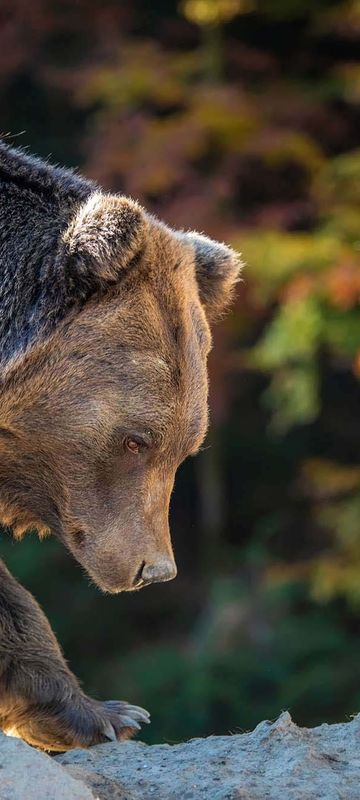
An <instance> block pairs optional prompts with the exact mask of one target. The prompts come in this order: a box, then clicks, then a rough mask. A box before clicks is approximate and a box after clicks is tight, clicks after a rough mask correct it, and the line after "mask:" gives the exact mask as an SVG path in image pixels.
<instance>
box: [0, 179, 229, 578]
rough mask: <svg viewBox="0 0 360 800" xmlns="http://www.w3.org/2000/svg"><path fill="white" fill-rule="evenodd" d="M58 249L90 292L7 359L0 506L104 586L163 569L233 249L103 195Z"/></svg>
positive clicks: (161, 574)
mask: <svg viewBox="0 0 360 800" xmlns="http://www.w3.org/2000/svg"><path fill="white" fill-rule="evenodd" d="M56 258H57V259H62V262H63V263H65V264H66V270H65V274H66V275H67V276H68V280H69V285H71V286H72V287H74V291H75V292H76V290H77V287H78V286H81V287H82V291H83V287H84V286H86V287H87V290H86V291H87V297H86V302H85V303H84V304H83V305H82V307H81V308H80V309H78V308H76V307H74V310H73V311H72V312H71V311H70V312H69V313H68V314H67V315H66V316H65V317H64V319H62V320H61V321H60V322H59V323H58V324H57V325H56V326H55V328H54V330H53V331H52V332H51V333H49V334H48V335H47V336H45V337H43V338H41V337H39V338H38V339H35V340H34V341H33V342H32V343H31V346H30V347H28V349H27V350H25V352H23V353H18V354H17V355H15V357H14V358H12V359H10V360H9V361H8V363H7V364H6V365H5V367H4V370H3V377H2V388H1V403H2V405H1V415H0V426H1V427H0V450H1V463H2V465H3V466H0V479H1V485H2V488H1V497H0V507H1V518H2V520H3V521H4V522H5V523H6V524H9V525H11V526H12V527H13V529H14V532H15V535H18V536H20V535H21V534H22V533H23V532H24V531H25V530H26V529H28V528H29V527H36V528H38V530H39V532H40V534H46V533H47V532H48V531H51V532H52V533H54V534H55V535H57V536H58V537H59V539H61V540H62V541H63V542H64V543H65V544H66V546H67V547H68V548H69V550H70V551H71V552H72V553H73V554H74V556H75V557H76V559H77V560H78V561H79V562H80V563H81V564H82V565H83V566H84V567H85V568H86V570H87V571H88V573H89V574H90V576H91V577H92V579H93V580H94V581H95V583H96V584H97V585H98V586H100V587H101V588H102V589H103V590H104V591H108V592H119V591H131V590H133V589H138V588H141V587H142V586H145V585H146V584H148V583H152V582H154V581H162V580H170V579H171V578H173V577H174V576H175V575H176V566H175V561H174V556H173V552H172V547H171V539H170V533H169V525H168V510H169V500H170V495H171V491H172V488H173V483H174V477H175V472H176V469H177V467H178V466H179V464H180V463H181V462H182V461H183V459H184V458H186V456H188V455H189V454H194V453H196V452H197V450H198V449H199V447H200V445H201V443H202V441H203V439H204V436H205V433H206V429H207V369H206V360H207V355H208V352H209V349H210V345H211V336H210V330H209V320H212V319H213V318H214V317H216V316H217V315H218V314H219V313H220V312H221V311H222V309H223V307H224V306H225V304H226V303H227V301H228V299H229V296H230V293H231V289H232V287H233V285H234V283H235V281H236V279H237V277H238V272H239V261H238V259H237V257H236V256H235V254H234V253H233V252H232V251H231V250H230V249H229V248H226V247H225V246H223V245H219V244H217V243H214V242H211V241H210V240H209V239H207V238H206V237H203V236H199V235H198V234H195V233H181V232H174V231H171V230H170V229H168V228H167V227H166V226H165V225H162V224H161V223H160V222H158V221H157V220H155V219H154V218H152V217H150V216H149V215H147V214H145V212H144V211H143V210H142V209H140V207H139V206H137V204H135V203H132V201H128V200H126V199H124V198H117V197H114V196H104V195H101V194H99V193H96V195H91V197H90V199H88V200H86V202H84V203H83V204H82V205H81V206H80V208H78V209H77V211H76V213H75V214H74V215H73V216H72V218H71V220H70V222H69V224H68V225H67V227H66V228H65V230H64V231H63V233H62V237H61V241H60V244H59V248H58V252H57V254H56Z"/></svg>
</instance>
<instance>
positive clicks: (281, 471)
mask: <svg viewBox="0 0 360 800" xmlns="http://www.w3.org/2000/svg"><path fill="white" fill-rule="evenodd" d="M0 25H1V48H0V92H1V101H2V103H1V105H2V127H3V133H4V134H5V135H6V136H8V138H9V141H10V142H11V143H14V144H17V145H21V146H28V147H29V148H30V150H32V151H33V152H37V153H39V154H40V155H42V156H48V155H50V157H51V159H52V160H55V161H57V162H61V163H65V164H68V165H72V166H78V167H79V168H80V169H81V170H82V171H84V172H85V173H86V174H88V175H89V176H91V177H93V178H94V179H96V180H97V181H98V182H99V183H101V184H102V185H104V186H105V187H106V188H108V189H110V190H113V191H124V192H126V193H129V194H131V195H132V196H134V197H136V198H138V199H139V200H140V201H141V202H142V203H143V204H144V205H146V207H147V208H148V209H150V210H151V211H152V212H154V213H156V214H157V215H159V216H161V217H162V218H163V219H165V220H166V221H167V222H168V223H170V224H171V225H174V226H176V227H184V228H189V227H192V228H197V229H199V230H203V231H205V232H206V233H208V234H209V235H212V236H214V237H216V238H219V239H221V240H226V241H229V242H231V243H232V244H233V245H234V246H235V247H236V248H238V249H239V250H241V251H242V253H243V255H244V258H245V260H246V261H247V263H248V267H247V269H246V272H245V274H244V278H245V282H244V284H242V285H241V286H240V288H239V292H238V297H237V300H236V304H235V308H234V312H233V314H232V315H231V316H229V318H228V319H227V320H225V321H224V322H223V323H222V324H221V325H220V326H219V327H218V329H217V331H216V335H215V345H214V351H213V354H212V356H211V360H210V373H211V395H210V405H211V410H212V427H211V431H210V434H209V440H208V444H209V447H207V446H206V447H205V449H204V451H203V453H201V455H200V456H199V457H198V458H197V460H195V461H189V463H186V464H185V465H184V467H183V468H182V469H181V470H180V472H179V476H178V482H177V487H176V491H175V495H174V502H173V510H172V521H173V525H172V527H173V531H174V540H175V549H176V551H177V555H178V563H179V573H180V574H179V578H178V579H177V581H176V582H174V584H171V585H169V586H165V587H161V586H158V587H154V588H152V589H151V590H146V591H144V592H142V593H139V594H138V595H136V596H132V597H125V596H124V597H117V598H106V597H101V596H100V595H99V594H98V593H97V592H96V591H95V590H94V589H92V588H90V587H88V586H87V584H86V581H85V580H81V579H80V576H79V574H78V572H77V570H76V567H74V566H73V564H72V562H71V561H70V559H69V557H68V556H67V555H66V554H65V553H64V552H63V551H61V550H60V548H59V547H58V546H57V545H56V544H54V543H51V542H45V543H44V544H42V545H41V547H40V545H39V544H38V543H37V542H36V541H35V540H32V539H31V537H30V538H29V539H28V540H27V541H25V542H24V543H23V544H22V545H13V544H12V543H10V542H9V541H4V543H3V546H2V549H3V551H4V552H5V557H6V559H7V563H8V564H9V566H11V567H12V568H13V570H14V572H15V573H16V574H17V575H18V576H19V577H20V578H22V579H23V580H24V582H25V583H26V585H27V586H28V587H29V588H31V589H33V590H34V591H35V594H36V595H37V596H38V597H39V598H40V599H41V601H42V602H43V603H44V605H45V607H46V610H47V611H49V612H50V618H51V620H52V622H53V624H54V626H55V628H56V630H57V632H58V633H59V636H60V639H61V641H62V643H63V645H64V647H65V649H66V653H67V655H68V656H69V658H70V660H71V663H72V665H73V666H74V668H75V669H76V670H77V672H78V673H80V674H81V675H82V676H83V678H84V681H85V685H86V688H87V689H89V690H92V691H93V692H94V693H96V694H97V695H98V696H102V697H108V696H110V695H114V696H126V697H127V698H128V699H130V700H133V701H136V702H140V703H143V704H144V705H147V706H148V707H149V708H150V709H151V710H152V712H153V716H154V722H153V726H152V728H151V729H150V731H149V733H148V734H147V736H148V740H149V741H155V740H157V741H159V740H161V739H162V738H166V739H167V740H168V741H174V740H176V739H179V738H181V737H186V736H193V735H203V734H208V733H212V732H216V733H225V732H227V731H229V730H231V731H234V730H238V729H243V728H248V727H250V726H252V725H254V724H256V723H257V722H258V721H259V720H260V719H261V718H263V717H272V716H275V715H276V714H277V713H279V711H280V710H281V709H283V708H285V707H288V708H290V709H291V711H292V713H293V714H294V715H295V718H296V719H297V721H298V722H300V723H307V724H312V723H315V722H318V721H320V720H322V719H323V720H324V719H326V720H334V719H340V718H342V717H344V716H345V715H346V714H350V713H354V712H357V711H359V707H360V684H359V679H358V662H359V659H360V642H359V639H358V632H359V627H360V625H359V622H360V619H359V608H360V414H359V409H360V383H359V381H360V309H359V297H360V138H359V130H360V61H359V53H360V49H359V44H360V2H359V0H346V1H345V2H338V1H337V0H319V1H318V2H316V3H314V2H310V0H266V1H265V0H183V2H180V3H176V2H175V0H166V2H165V0H157V1H156V2H153V3H152V4H148V3H146V2H145V0H134V2H132V3H131V4H130V3H125V2H122V1H121V0H76V2H66V1H65V0H58V1H56V0H32V2H31V3H28V2H26V0H12V1H11V2H10V0H2V2H1V4H0Z"/></svg>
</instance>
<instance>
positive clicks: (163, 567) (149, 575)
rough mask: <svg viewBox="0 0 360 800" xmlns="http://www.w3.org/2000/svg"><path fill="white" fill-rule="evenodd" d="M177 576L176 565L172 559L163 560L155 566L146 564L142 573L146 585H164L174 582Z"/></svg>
mask: <svg viewBox="0 0 360 800" xmlns="http://www.w3.org/2000/svg"><path fill="white" fill-rule="evenodd" d="M176 575H177V569H176V564H175V562H174V561H170V559H167V558H166V559H165V558H163V559H161V560H159V561H157V562H156V563H154V564H145V565H144V566H143V568H142V572H141V580H142V581H144V583H162V582H163V581H172V579H173V578H175V577H176Z"/></svg>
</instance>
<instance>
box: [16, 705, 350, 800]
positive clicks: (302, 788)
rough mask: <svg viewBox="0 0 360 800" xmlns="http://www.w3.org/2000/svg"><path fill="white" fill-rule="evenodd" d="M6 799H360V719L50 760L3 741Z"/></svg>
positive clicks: (104, 748)
mask: <svg viewBox="0 0 360 800" xmlns="http://www.w3.org/2000/svg"><path fill="white" fill-rule="evenodd" d="M0 798H1V800H25V798H26V800H35V799H36V800H95V799H98V800H279V798H284V800H320V799H321V798H323V800H360V715H358V716H357V717H355V718H354V719H352V720H351V721H350V722H346V723H342V724H337V725H327V724H324V725H320V726H319V727H318V728H298V727H297V725H295V723H294V722H293V721H292V719H291V717H290V714H288V713H287V712H284V713H283V714H281V716H280V717H279V719H278V720H276V722H261V723H260V725H258V726H257V727H256V728H255V730H254V731H252V732H251V733H243V734H239V735H234V736H209V737H208V738H207V739H192V740H191V741H189V742H185V743H184V744H178V745H167V744H162V745H153V746H149V745H146V744H143V743H142V742H122V743H110V742H109V744H102V745H98V746H97V747H93V748H91V749H90V750H72V751H71V752H69V753H64V754H62V755H58V756H55V757H53V758H51V757H50V756H47V755H44V754H43V753H39V752H38V751H36V750H34V749H33V748H31V747H28V745H26V744H24V743H23V742H22V741H19V740H17V739H11V738H7V737H6V736H1V738H0Z"/></svg>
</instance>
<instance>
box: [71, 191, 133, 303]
mask: <svg viewBox="0 0 360 800" xmlns="http://www.w3.org/2000/svg"><path fill="white" fill-rule="evenodd" d="M146 229H147V221H146V217H145V213H144V211H143V209H142V208H141V206H139V205H138V203H136V202H135V201H134V200H130V199H129V198H127V197H122V196H117V195H105V194H101V193H100V192H96V193H94V194H92V195H90V197H89V198H88V200H86V202H85V203H83V204H82V205H81V206H80V207H79V208H78V210H77V213H76V214H75V216H74V217H73V219H72V220H71V222H70V224H69V226H68V228H67V229H66V230H65V232H64V234H63V237H62V241H63V247H64V248H65V262H66V270H67V273H68V275H70V276H71V278H72V280H73V281H74V284H75V285H77V286H78V287H79V288H80V287H81V288H82V289H85V288H87V289H88V290H91V289H95V288H96V287H99V286H101V285H102V284H105V283H114V282H116V281H117V280H118V278H119V276H120V274H121V272H122V271H123V270H125V269H126V268H127V266H128V265H129V263H130V262H131V260H132V259H133V258H134V257H135V256H136V255H138V253H139V252H140V250H141V248H142V246H143V244H144V241H145V234H146ZM63 256H64V253H63Z"/></svg>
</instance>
